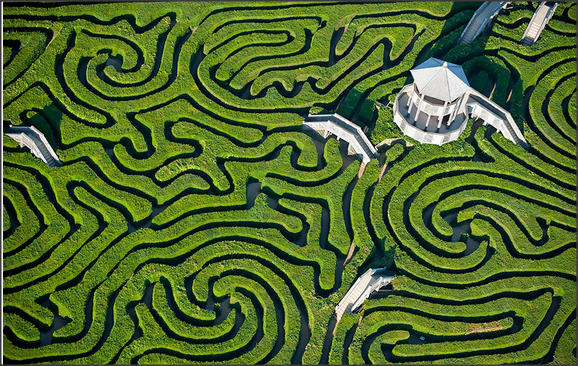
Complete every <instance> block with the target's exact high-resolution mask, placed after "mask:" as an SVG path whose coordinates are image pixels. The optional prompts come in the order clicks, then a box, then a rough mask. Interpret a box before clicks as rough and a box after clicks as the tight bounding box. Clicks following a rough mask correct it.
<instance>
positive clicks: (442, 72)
mask: <svg viewBox="0 0 578 366" xmlns="http://www.w3.org/2000/svg"><path fill="white" fill-rule="evenodd" d="M410 72H411V74H412V76H413V78H414V82H413V83H412V84H409V85H406V86H404V87H403V88H402V89H401V90H400V92H399V93H398V94H397V96H396V97H395V102H394V103H393V121H394V122H395V124H397V126H398V127H399V128H400V129H401V130H402V132H403V133H404V134H405V135H406V136H409V137H411V138H413V139H415V140H417V141H419V142H421V143H426V144H436V145H442V144H445V143H447V142H450V141H455V140H457V139H458V137H459V136H460V135H461V134H462V132H463V131H464V129H465V128H466V125H467V122H468V120H469V119H470V117H479V118H482V119H483V120H484V122H485V123H487V124H489V125H491V126H494V127H495V128H496V130H497V131H498V132H501V133H502V134H503V135H504V137H505V138H507V139H508V140H510V141H512V142H513V143H515V144H517V145H520V146H522V147H523V148H524V149H528V148H529V145H528V143H527V142H526V140H525V139H524V135H523V134H522V132H521V131H520V129H519V128H518V126H517V125H516V121H514V119H513V118H512V115H511V114H510V113H509V112H508V111H506V110H505V109H504V108H502V107H500V106H499V105H498V104H497V103H495V102H493V101H492V100H490V99H489V98H487V97H486V96H485V95H483V94H482V93H480V92H478V91H477V90H475V89H474V88H472V87H471V86H470V84H469V82H468V79H467V77H466V75H465V74H464V71H463V69H462V67H461V66H460V65H456V64H451V63H449V62H444V61H442V60H438V59H436V58H433V57H432V58H430V59H428V60H427V61H425V62H424V63H422V64H421V65H418V66H417V67H416V68H414V69H412V70H410Z"/></svg>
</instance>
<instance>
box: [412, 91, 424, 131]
mask: <svg viewBox="0 0 578 366" xmlns="http://www.w3.org/2000/svg"><path fill="white" fill-rule="evenodd" d="M422 102H423V94H422V95H421V97H420V98H419V102H418V103H417V111H416V112H415V117H414V118H413V123H414V124H415V121H417V117H418V116H419V111H421V104H422Z"/></svg>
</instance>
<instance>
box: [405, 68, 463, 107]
mask: <svg viewBox="0 0 578 366" xmlns="http://www.w3.org/2000/svg"><path fill="white" fill-rule="evenodd" d="M410 72H411V75H412V76H413V79H414V83H415V85H416V86H417V90H418V91H419V92H420V93H421V94H424V95H426V96H428V97H432V98H436V99H440V100H443V101H447V102H451V101H453V100H455V99H456V98H458V97H460V96H462V95H463V94H464V93H465V92H466V91H468V89H469V88H470V84H469V83H468V78H466V74H464V70H463V69H462V67H461V66H460V65H456V64H452V63H449V62H445V61H442V60H438V59H437V58H433V57H431V58H430V59H428V60H427V61H425V62H424V63H422V64H421V65H419V66H417V67H416V68H415V69H413V70H410Z"/></svg>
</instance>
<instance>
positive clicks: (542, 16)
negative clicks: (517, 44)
mask: <svg viewBox="0 0 578 366" xmlns="http://www.w3.org/2000/svg"><path fill="white" fill-rule="evenodd" d="M556 7H558V3H555V2H543V3H541V4H540V5H539V6H538V8H537V9H536V12H535V13H534V15H533V16H532V19H531V20H530V24H528V28H526V31H525V32H524V36H522V41H521V43H522V44H523V45H524V46H531V45H533V44H534V43H536V41H537V40H538V38H539V37H540V34H542V31H543V30H544V28H545V27H546V24H548V22H549V21H550V19H552V16H553V15H554V11H555V10H556Z"/></svg>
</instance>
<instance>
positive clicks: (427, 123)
mask: <svg viewBox="0 0 578 366" xmlns="http://www.w3.org/2000/svg"><path fill="white" fill-rule="evenodd" d="M430 118H431V114H428V115H427V120H426V121H425V129H424V131H426V130H427V126H428V125H429V120H430ZM440 121H441V119H440Z"/></svg>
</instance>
